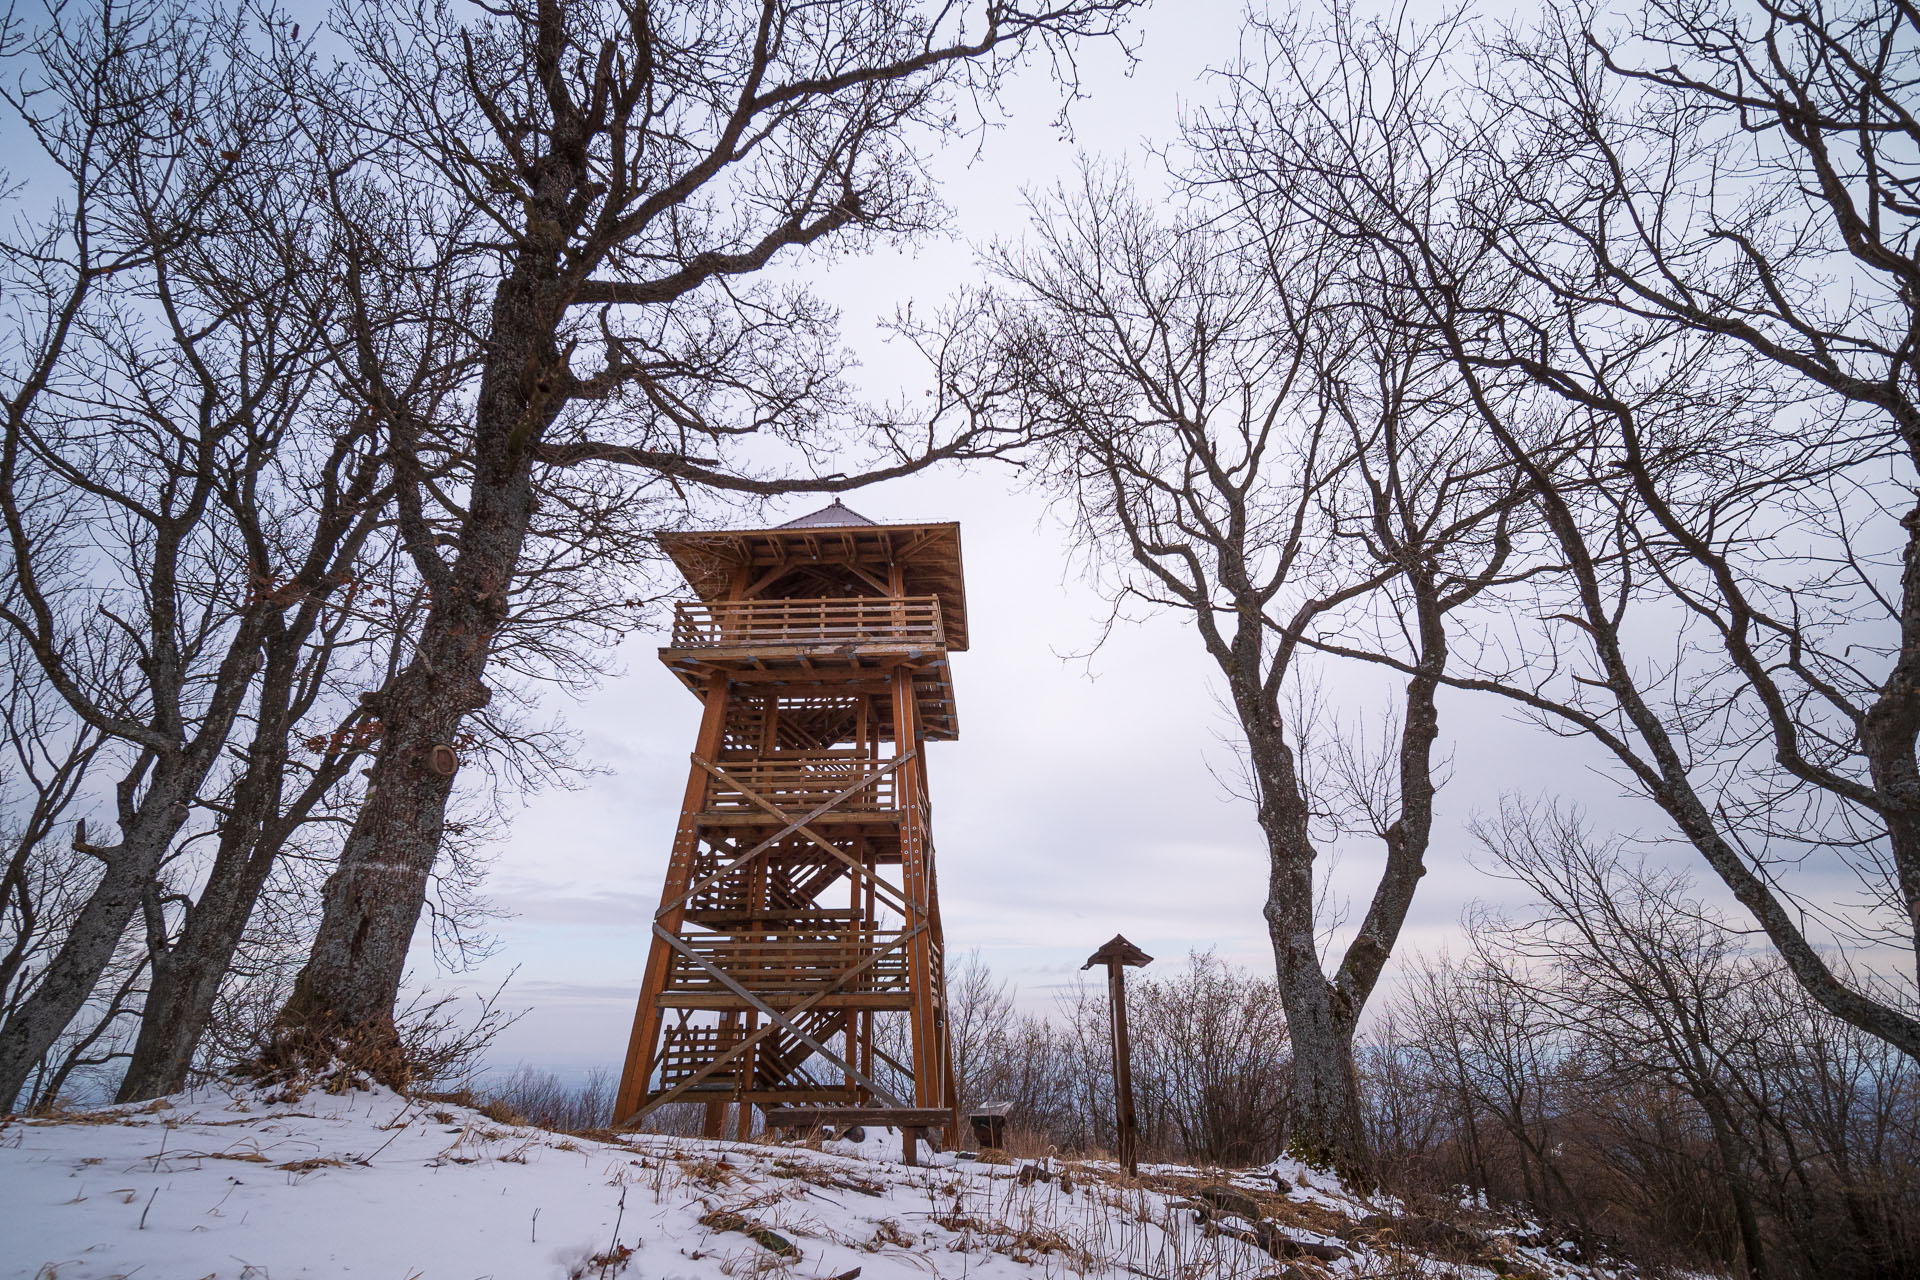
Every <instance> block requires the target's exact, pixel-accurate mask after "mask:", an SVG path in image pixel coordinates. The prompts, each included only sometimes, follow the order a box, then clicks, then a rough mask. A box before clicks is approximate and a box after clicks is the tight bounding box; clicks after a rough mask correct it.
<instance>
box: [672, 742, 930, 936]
mask: <svg viewBox="0 0 1920 1280" xmlns="http://www.w3.org/2000/svg"><path fill="white" fill-rule="evenodd" d="M914 754H915V753H914V752H912V751H909V752H907V753H906V754H905V755H900V756H895V757H894V758H893V759H892V760H890V761H888V762H887V764H886V765H885V767H883V768H882V769H880V770H879V771H878V772H876V773H873V774H870V775H868V776H867V777H865V778H862V779H861V780H860V781H859V782H856V783H855V784H854V785H853V786H851V787H848V788H847V789H846V790H845V791H842V792H840V793H839V794H838V795H836V796H834V797H833V798H832V799H830V800H828V801H827V802H826V803H824V804H822V805H820V806H819V807H818V808H816V809H814V810H813V811H812V812H810V813H808V814H807V815H806V816H805V817H802V818H794V817H793V816H792V815H790V814H788V813H787V812H786V811H785V810H783V809H781V808H780V807H779V806H778V805H775V804H774V803H773V802H772V801H771V800H768V799H767V798H766V797H764V796H761V795H759V794H758V793H756V792H754V791H752V790H750V789H749V788H747V787H746V786H744V785H742V784H741V782H740V780H739V779H738V778H735V777H734V776H733V775H732V774H730V773H728V772H727V771H726V770H725V769H722V768H721V767H720V766H719V765H716V764H709V763H708V762H707V761H705V760H702V759H701V758H700V757H699V756H694V757H693V762H694V763H695V764H697V765H699V766H700V767H701V768H702V769H705V770H706V771H707V772H708V773H711V774H712V775H713V776H714V777H716V778H718V779H720V780H721V781H722V782H724V783H726V784H727V785H728V786H730V787H732V788H734V789H735V790H736V791H738V792H739V793H740V794H741V795H743V796H745V797H746V798H747V799H748V800H750V801H752V802H753V803H754V804H756V805H759V806H760V807H761V808H763V809H765V810H767V811H768V812H770V813H772V814H773V815H774V816H775V817H777V818H779V819H780V820H781V821H783V822H785V823H786V824H787V825H786V826H784V827H782V828H781V829H780V830H778V831H776V832H774V833H773V834H772V835H770V836H768V837H767V838H766V839H765V840H762V841H761V842H760V843H759V844H757V845H755V846H753V848H751V849H749V850H747V851H746V852H745V853H743V854H741V855H740V856H739V857H737V858H735V859H734V860H733V861H731V862H729V863H727V865H726V866H724V867H721V868H720V869H719V870H718V871H716V872H714V873H713V874H712V875H710V876H708V877H707V878H706V879H704V880H702V881H700V883H698V884H696V885H694V886H693V887H692V888H691V889H688V890H687V891H686V892H685V893H683V894H681V895H680V896H679V897H677V898H675V899H674V900H673V901H672V902H669V903H666V904H664V905H662V906H661V908H660V909H659V910H658V911H656V912H654V913H653V918H654V919H655V920H662V919H665V918H666V917H667V916H668V915H669V914H671V913H672V912H675V911H678V910H679V909H680V908H682V907H684V906H686V904H687V903H689V902H691V901H693V899H694V897H695V896H696V895H697V894H699V892H700V891H701V890H702V889H705V888H707V887H708V886H709V885H711V884H713V883H714V882H715V881H717V880H720V879H721V878H722V877H724V876H727V875H729V874H731V873H732V872H734V871H737V870H739V869H740V868H741V867H743V866H745V865H746V864H747V863H749V862H752V861H753V860H754V859H755V858H757V857H759V856H760V855H761V854H763V853H765V852H766V851H767V850H768V849H771V848H772V847H773V846H774V845H775V844H778V843H779V842H780V841H782V840H784V839H786V838H787V837H788V836H790V835H792V834H793V833H794V832H796V831H805V832H806V835H807V837H808V838H809V839H811V840H812V841H813V842H814V843H815V844H818V845H820V846H821V847H822V848H825V849H826V850H827V851H828V852H829V853H832V854H833V856H834V857H836V858H838V859H840V861H842V862H844V863H846V864H847V865H848V866H849V867H852V868H853V869H854V870H855V871H858V872H860V873H861V874H862V875H866V874H867V869H866V868H865V867H863V866H861V865H860V864H859V863H857V862H855V861H854V860H853V859H851V858H849V857H847V855H846V854H844V853H841V852H840V851H839V850H838V849H835V848H834V847H833V846H832V845H830V844H827V843H826V842H825V841H823V840H821V839H820V837H818V836H816V835H814V834H813V832H811V831H807V830H806V827H807V824H808V823H809V822H812V821H813V820H814V819H815V818H818V817H819V816H820V815H821V814H823V813H826V812H828V811H830V810H832V809H833V808H834V807H836V806H838V805H841V804H844V803H846V802H847V801H848V800H850V799H852V798H853V797H854V796H857V795H859V794H860V793H861V792H862V791H864V790H866V789H867V788H868V787H870V786H872V785H873V784H875V783H876V782H878V781H880V779H882V778H884V777H886V776H887V775H888V774H889V773H892V772H893V771H894V770H895V769H898V768H899V767H900V766H901V765H903V764H905V763H906V762H907V761H909V760H911V759H913V757H914ZM874 883H876V884H879V885H882V886H884V887H885V888H888V889H892V888H893V886H892V885H890V884H887V882H886V881H884V880H880V879H877V878H876V879H875V881H874ZM896 892H897V891H896ZM901 901H902V904H903V905H904V903H905V899H904V898H903V899H902V900H901Z"/></svg>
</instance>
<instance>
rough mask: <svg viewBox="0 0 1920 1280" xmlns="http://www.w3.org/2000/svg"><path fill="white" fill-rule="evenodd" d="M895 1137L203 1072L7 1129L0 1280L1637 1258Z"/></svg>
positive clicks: (1178, 1178) (1149, 1275)
mask: <svg viewBox="0 0 1920 1280" xmlns="http://www.w3.org/2000/svg"><path fill="white" fill-rule="evenodd" d="M898 1155H899V1142H898V1140H897V1139H896V1138H893V1137H892V1136H891V1135H889V1134H886V1133H884V1132H882V1133H877V1134H875V1135H874V1136H872V1137H870V1138H869V1139H868V1140H867V1141H866V1142H865V1143H863V1144H862V1145H860V1146H855V1145H853V1144H851V1143H841V1142H834V1143H827V1144H825V1146H824V1147H823V1148H822V1149H818V1150H815V1149H810V1148H807V1147H801V1146H778V1145H771V1144H761V1143H734V1142H721V1141H699V1140H689V1139H679V1138H666V1137H656V1136H647V1135H635V1136H632V1137H627V1138H623V1139H619V1140H610V1141H590V1140H587V1139H583V1138H577V1137H567V1136H564V1135H561V1134H556V1133H550V1132H547V1131H545V1130H540V1129H531V1128H522V1127H517V1126H513V1125H506V1124H499V1123H496V1122H494V1121H492V1120H489V1119H488V1118H487V1117H486V1116H484V1115H482V1114H480V1113H478V1112H476V1111H472V1110H469V1109H467V1108H463V1107H457V1106H450V1105H446V1104H443V1103H439V1102H432V1101H418V1100H410V1099H407V1098H403V1097H400V1096H398V1095H396V1094H393V1093H390V1092H388V1091H386V1090H383V1089H350V1090H347V1091H345V1092H342V1093H338V1094H335V1093H328V1092H326V1091H324V1090H322V1089H310V1090H306V1091H299V1090H292V1091H287V1090H283V1091H279V1092H275V1093H269V1092H260V1091H253V1090H247V1089H238V1088H236V1089H231V1090H202V1091H200V1092H198V1093H195V1094H188V1095H181V1096H178V1097H175V1098H172V1099H168V1100H163V1101H161V1102H157V1103H152V1104H148V1105H146V1106H140V1107H124V1108H114V1109H110V1110H107V1111H101V1112H90V1113H85V1114H73V1115H66V1116H60V1117H54V1118H48V1119H13V1120H9V1121H6V1122H5V1123H4V1125H0V1277H4V1278H6V1280H12V1278H13V1277H20V1278H21V1280H27V1278H31V1277H40V1278H43V1280H105V1278H106V1277H117V1276H139V1277H142V1280H176V1278H177V1280H302V1278H306V1277H313V1278H318V1277H334V1276H351V1277H378V1278H380V1280H482V1278H491V1280H546V1278H548V1277H595V1278H603V1280H612V1278H613V1277H615V1276H627V1277H631V1278H637V1277H641V1276H645V1277H647V1280H683V1278H684V1280H720V1278H722V1277H725V1278H727V1280H740V1278H742V1277H761V1276H766V1277H768V1280H776V1278H784V1277H787V1276H791V1277H793V1278H794V1280H855V1275H856V1273H857V1275H858V1277H859V1280H929V1278H932V1280H971V1277H974V1276H980V1277H983V1278H989V1280H991V1278H1001V1280H1065V1277H1068V1276H1073V1277H1081V1278H1083V1280H1128V1278H1129V1277H1133V1278H1137V1280H1200V1278H1201V1277H1206V1278H1208V1280H1283V1278H1284V1280H1316V1278H1318V1277H1331V1276H1343V1277H1345V1276H1352V1277H1362V1276H1374V1277H1389V1276H1408V1277H1411V1276H1453V1275H1458V1276H1461V1277H1475V1278H1477V1277H1491V1276H1494V1275H1506V1276H1529V1277H1540V1278H1545V1277H1555V1278H1559V1277H1573V1276H1581V1277H1601V1276H1608V1277H1612V1276H1618V1275H1624V1274H1630V1271H1629V1270H1627V1269H1625V1268H1610V1267H1608V1266H1605V1265H1601V1264H1592V1265H1579V1264H1576V1263H1574V1262H1571V1261H1568V1260H1567V1259H1566V1258H1565V1257H1563V1256H1561V1253H1562V1252H1564V1251H1566V1250H1571V1245H1559V1244H1557V1243H1556V1242H1553V1241H1550V1240H1547V1239H1542V1238H1540V1237H1539V1236H1538V1234H1537V1233H1534V1234H1529V1232H1528V1228H1527V1224H1524V1223H1518V1224H1515V1223H1507V1224H1502V1223H1501V1222H1499V1221H1498V1220H1497V1219H1495V1218H1494V1217H1492V1216H1491V1215H1476V1217H1477V1218H1483V1219H1484V1220H1476V1221H1475V1222H1474V1223H1472V1224H1471V1226H1472V1229H1471V1230H1468V1229H1463V1228H1462V1227H1461V1226H1459V1225H1449V1224H1441V1223H1436V1222H1432V1221H1431V1220H1427V1219H1421V1218H1417V1217H1413V1216H1409V1215H1406V1214H1404V1213H1402V1212H1401V1211H1400V1210H1399V1208H1398V1206H1397V1205H1395V1204H1394V1203H1393V1202H1391V1201H1384V1200H1382V1201H1367V1200H1362V1199H1358V1198H1355V1197H1353V1196H1350V1195H1348V1194H1346V1193H1345V1192H1343V1191H1341V1190H1340V1189H1339V1188H1338V1186H1337V1185H1336V1184H1334V1183H1332V1182H1331V1181H1330V1180H1329V1179H1327V1178H1325V1177H1324V1176H1320V1175H1316V1174H1313V1173H1312V1172H1311V1171H1307V1170H1302V1169H1299V1168H1297V1167H1292V1166H1289V1165H1286V1164H1284V1163H1283V1164H1281V1165H1277V1166H1275V1167H1273V1168H1272V1169H1269V1170H1263V1171H1256V1172H1251V1173H1246V1172H1243V1173H1239V1174H1235V1175H1232V1176H1231V1177H1229V1176H1228V1175H1223V1174H1218V1173H1215V1174H1211V1175H1209V1174H1205V1173H1203V1172H1201V1171H1198V1170H1194V1169H1186V1168H1179V1167H1173V1166H1153V1167H1152V1169H1151V1170H1146V1169H1143V1170H1142V1173H1143V1177H1142V1178H1141V1179H1140V1180H1139V1181H1138V1182H1122V1181H1118V1180H1116V1178H1115V1171H1114V1169H1113V1167H1112V1166H1111V1165H1107V1166H1102V1165H1099V1164H1096V1163H1077V1162H1065V1163H1063V1162H1060V1161H1048V1162H1042V1163H1032V1162H1022V1163H1020V1164H1017V1165H998V1164H987V1163H982V1162H977V1161H956V1160H955V1158H954V1157H952V1156H937V1157H933V1158H932V1160H931V1161H930V1162H929V1164H928V1166H927V1167H923V1168H919V1169H910V1168H907V1167H905V1166H904V1165H902V1164H900V1163H898ZM1550 1245H1552V1246H1553V1247H1551V1248H1550V1247H1549V1246H1550Z"/></svg>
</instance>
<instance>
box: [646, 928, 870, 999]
mask: <svg viewBox="0 0 1920 1280" xmlns="http://www.w3.org/2000/svg"><path fill="white" fill-rule="evenodd" d="M899 936H900V935H899V932H898V931H897V930H888V929H878V930H873V931H870V932H866V933H864V934H862V935H858V936H855V937H851V938H849V937H841V938H822V937H820V936H819V935H818V934H806V933H773V934H765V933H763V934H743V935H729V934H696V935H694V936H692V937H689V938H687V939H685V941H686V942H687V944H688V946H689V947H690V948H691V949H692V950H693V952H694V954H695V955H697V956H699V957H700V958H701V959H702V960H704V961H706V962H707V963H708V964H711V965H714V966H715V967H716V968H719V969H720V970H722V971H723V972H725V973H726V975H727V976H728V977H729V978H731V979H733V980H734V981H735V982H737V983H739V984H740V985H741V986H742V987H745V988H746V989H747V990H749V991H752V992H754V993H756V994H760V995H799V994H811V993H812V992H814V991H817V990H819V989H820V988H821V987H824V986H830V985H832V984H833V983H834V982H835V981H837V980H838V979H839V977H840V976H841V975H842V974H843V973H845V972H846V971H847V970H848V969H851V968H853V967H854V966H855V965H857V964H859V963H861V961H862V960H864V959H865V958H866V957H868V956H871V955H872V954H873V953H874V952H875V951H877V950H883V949H884V948H886V947H887V946H888V945H889V944H891V943H892V942H894V941H895V940H896V939H897V938H898V937H899ZM906 989H907V953H906V949H905V948H896V949H895V950H893V951H891V952H889V953H888V954H886V955H884V956H882V957H881V958H880V959H879V960H878V961H876V962H875V963H873V964H871V965H869V966H868V967H867V968H866V969H865V970H864V971H862V972H861V974H860V975H859V976H858V977H856V978H854V979H853V980H852V981H850V982H848V983H847V984H846V985H845V986H844V987H843V988H842V990H844V991H846V992H848V993H849V994H853V993H862V992H895V991H905V990H906ZM726 991H727V988H726V985H725V984H724V983H722V982H720V981H719V980H718V979H716V978H715V977H714V976H713V975H712V974H711V973H709V972H707V971H706V970H705V969H703V968H701V967H700V966H698V965H696V964H694V963H692V962H691V961H690V960H688V959H687V958H686V957H684V956H676V957H675V958H674V965H673V972H672V974H671V976H670V977H669V979H668V982H667V994H668V995H669V996H673V995H685V994H690V993H693V992H701V993H711V994H715V995H720V994H725V993H726Z"/></svg>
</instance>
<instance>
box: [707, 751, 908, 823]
mask: <svg viewBox="0 0 1920 1280" xmlns="http://www.w3.org/2000/svg"><path fill="white" fill-rule="evenodd" d="M721 767H722V768H724V769H725V770H726V772H727V776H728V777H730V778H732V779H734V780H735V781H737V782H738V783H739V784H740V786H742V787H744V788H746V789H747V790H748V791H752V792H754V793H755V794H756V795H759V796H761V797H762V798H764V799H766V800H769V801H771V802H772V803H774V804H775V805H778V806H779V807H780V808H782V809H785V810H787V811H789V812H793V813H799V812H804V811H806V810H809V809H813V808H815V807H817V806H819V805H823V804H825V803H826V802H827V801H829V800H831V799H833V797H835V796H837V795H839V794H840V793H841V792H843V791H846V790H847V789H848V788H850V787H852V786H854V785H855V784H857V783H859V782H860V781H861V780H862V779H867V778H871V779H873V781H872V782H871V783H870V784H869V785H868V786H866V787H865V788H863V789H862V790H860V791H856V792H854V794H853V795H851V796H848V797H847V798H846V799H845V800H843V801H841V802H840V804H839V805H838V806H837V808H840V809H892V808H894V794H895V792H894V779H895V778H896V777H898V776H899V774H898V772H897V771H890V772H887V773H884V774H883V773H881V772H880V771H879V769H878V768H877V767H875V765H874V764H873V762H872V761H871V760H868V759H866V758H865V757H863V756H855V755H852V754H846V755H835V754H828V753H825V752H822V753H819V754H813V753H809V754H807V755H804V756H788V757H784V758H770V757H762V758H761V759H758V760H737V761H729V762H727V763H726V764H724V765H722V766H721ZM707 808H708V809H709V810H710V811H715V812H721V811H726V812H731V811H735V810H752V811H753V812H756V813H759V812H762V810H761V808H760V806H759V805H756V804H754V803H753V801H751V800H749V799H747V797H746V795H745V794H744V793H743V792H741V791H738V790H736V789H734V788H733V787H730V786H728V785H727V784H726V783H725V782H723V781H721V780H720V779H719V778H715V779H713V781H712V783H711V785H710V786H709V788H708V792H707Z"/></svg>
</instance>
